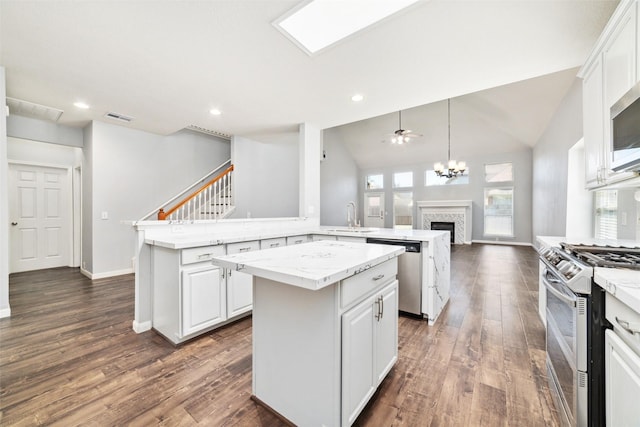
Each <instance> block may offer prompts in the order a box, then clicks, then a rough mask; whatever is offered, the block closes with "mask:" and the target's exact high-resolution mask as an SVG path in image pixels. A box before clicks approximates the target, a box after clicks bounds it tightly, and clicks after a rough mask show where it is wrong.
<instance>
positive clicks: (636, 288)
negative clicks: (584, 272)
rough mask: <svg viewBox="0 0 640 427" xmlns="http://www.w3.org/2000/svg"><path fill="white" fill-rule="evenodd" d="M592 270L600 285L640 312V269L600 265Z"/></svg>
mask: <svg viewBox="0 0 640 427" xmlns="http://www.w3.org/2000/svg"><path fill="white" fill-rule="evenodd" d="M593 270H594V272H593V278H594V280H595V282H596V283H597V284H598V285H600V287H602V288H603V289H604V290H605V291H607V292H608V293H610V294H611V295H613V296H615V297H616V298H618V299H619V300H620V301H622V302H623V303H625V304H626V305H628V306H629V307H631V308H632V309H633V310H634V311H636V312H637V313H640V270H629V269H626V268H602V267H596V268H594V269H593Z"/></svg>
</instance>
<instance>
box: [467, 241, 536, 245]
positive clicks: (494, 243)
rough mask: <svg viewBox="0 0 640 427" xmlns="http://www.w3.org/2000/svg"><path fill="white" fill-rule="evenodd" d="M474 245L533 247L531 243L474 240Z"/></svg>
mask: <svg viewBox="0 0 640 427" xmlns="http://www.w3.org/2000/svg"><path fill="white" fill-rule="evenodd" d="M473 243H485V244H489V245H507V246H533V243H531V242H509V241H505V240H473Z"/></svg>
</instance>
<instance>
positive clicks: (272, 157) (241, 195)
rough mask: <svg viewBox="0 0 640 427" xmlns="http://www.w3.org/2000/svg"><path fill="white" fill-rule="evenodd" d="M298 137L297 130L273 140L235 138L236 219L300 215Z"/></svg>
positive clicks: (233, 144) (232, 143)
mask: <svg viewBox="0 0 640 427" xmlns="http://www.w3.org/2000/svg"><path fill="white" fill-rule="evenodd" d="M298 137H299V135H298V133H297V132H295V133H291V134H283V135H281V136H280V137H279V138H273V139H272V140H270V141H269V142H260V141H255V140H252V139H249V138H244V137H238V136H236V137H233V138H232V140H231V159H232V160H231V161H232V163H233V165H234V178H233V183H232V186H233V194H234V204H235V205H236V211H235V212H234V214H233V216H232V217H233V218H274V217H297V216H298V208H299V206H298V204H299V203H298V201H299V166H298V162H299V158H298V154H299V149H298V144H299V141H298Z"/></svg>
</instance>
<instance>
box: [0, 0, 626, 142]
mask: <svg viewBox="0 0 640 427" xmlns="http://www.w3.org/2000/svg"><path fill="white" fill-rule="evenodd" d="M368 1H371V0H368ZM298 3H299V1H297V0H212V1H179V2H178V1H160V0H158V1H146V0H145V1H143V0H129V1H107V0H96V1H86V2H82V1H71V0H50V1H31V0H2V1H0V65H2V66H4V67H5V68H6V79H7V96H8V97H12V98H17V99H20V100H25V101H29V102H33V103H37V104H42V105H45V106H50V107H53V108H57V109H60V110H63V111H64V112H63V114H62V115H61V117H60V118H59V120H58V122H59V123H63V124H67V125H71V126H83V125H84V124H86V123H88V121H90V120H102V121H109V120H110V119H108V118H105V117H104V114H105V113H107V112H116V113H119V114H123V115H126V116H130V117H133V118H134V120H133V121H132V122H131V123H129V124H125V126H128V127H131V128H135V129H141V130H145V131H149V132H154V133H159V134H170V133H173V132H176V131H178V130H180V129H182V128H184V127H186V126H189V125H196V126H200V127H203V128H206V129H211V130H215V131H218V132H222V133H225V134H230V135H242V136H246V137H254V138H261V137H265V138H267V137H268V135H270V134H275V133H279V132H283V131H290V130H293V129H296V128H297V126H298V124H299V123H303V122H307V123H312V124H314V125H316V126H318V127H320V128H323V129H324V128H329V127H335V126H340V125H344V124H346V123H352V122H356V121H360V120H363V119H368V118H371V117H377V116H384V115H387V117H386V119H385V120H387V121H388V125H385V126H384V127H386V128H388V129H395V119H394V117H395V116H394V114H395V112H397V111H398V110H406V109H410V108H413V107H419V106H425V107H420V108H418V109H416V110H415V113H416V114H417V113H418V112H419V111H421V109H422V110H430V109H432V110H434V114H437V115H439V117H442V114H443V113H444V114H446V104H445V103H442V102H441V101H442V100H446V99H447V98H456V97H460V96H462V95H466V94H475V93H477V92H479V91H484V90H486V89H489V88H498V87H499V88H500V89H497V90H498V91H497V92H495V93H494V94H493V95H491V94H489V95H484V96H475V95H474V96H470V97H468V98H466V100H465V98H460V99H459V100H458V101H457V102H456V101H454V102H452V110H453V112H452V119H453V117H455V115H456V114H458V115H463V116H462V118H464V114H465V113H464V112H465V111H469V110H470V109H475V110H476V113H474V116H473V117H474V120H476V121H479V122H482V121H487V120H489V121H493V122H494V126H495V127H496V129H498V131H499V132H502V133H504V134H513V135H514V137H515V138H516V139H517V140H521V141H522V143H523V144H532V143H534V142H535V139H536V136H537V135H539V133H540V132H541V127H542V129H544V125H546V122H545V120H547V121H548V119H549V117H551V115H552V114H553V111H555V108H557V105H558V103H559V100H560V99H561V97H560V95H561V94H562V93H566V90H567V89H568V87H569V85H570V84H571V81H572V78H573V77H572V76H575V72H576V67H579V66H580V65H581V64H582V63H583V62H584V60H585V58H586V57H587V55H588V54H589V52H590V50H591V48H592V47H593V45H594V43H595V41H596V39H597V37H598V35H599V34H600V32H601V31H602V28H603V27H604V25H605V23H606V21H607V20H608V18H609V17H610V15H611V14H612V12H613V10H614V8H615V6H616V5H617V1H609V0H591V1H541V0H497V1H486V0H470V1H462V0H454V1H445V0H431V1H428V0H423V1H420V2H419V3H418V4H417V5H415V6H412V7H410V8H408V9H406V10H405V11H402V12H400V13H399V14H396V15H394V16H392V17H390V18H389V19H387V20H385V21H383V22H381V23H379V24H376V25H374V26H373V27H371V28H369V29H366V30H364V31H362V32H360V33H357V34H356V35H354V36H352V37H350V38H348V39H346V40H344V41H343V42H340V43H339V44H337V45H335V46H333V47H331V48H329V49H327V50H325V51H323V52H321V53H319V54H317V55H315V56H308V55H307V54H306V53H304V52H303V51H301V50H300V49H299V48H298V47H297V46H295V45H294V44H293V43H292V42H291V41H289V40H288V39H287V38H286V37H284V36H283V35H282V34H281V33H280V32H279V31H278V30H276V29H275V28H274V27H273V25H272V22H273V21H274V20H275V19H277V18H278V17H280V16H281V15H283V14H284V13H286V12H287V11H289V10H290V9H292V8H293V7H295V6H296V5H297V4H298ZM565 70H570V71H565ZM541 76H546V77H541ZM523 81H526V82H524V83H517V82H523ZM505 85H506V86H505ZM355 93H361V94H363V95H364V100H363V101H362V102H359V103H354V102H352V101H351V96H352V95H353V94H355ZM77 100H83V101H84V102H86V103H88V104H89V105H90V106H91V108H90V109H88V110H78V109H76V108H75V107H74V106H73V103H74V102H75V101H77ZM456 104H457V105H456ZM212 108H218V109H220V110H221V111H222V114H221V115H220V116H212V115H210V114H209V110H210V109H212ZM443 108H445V109H443ZM480 110H481V112H478V111H480ZM518 111H521V112H523V113H522V114H520V115H519V116H518V117H515V115H516V113H517V112H518ZM532 112H534V113H535V114H534V115H532V114H531V113H532ZM411 114H413V113H411ZM411 114H409V113H408V114H407V120H408V121H409V122H410V121H411ZM470 117H471V116H468V117H467V118H470ZM462 118H461V116H458V118H457V119H456V120H462ZM500 119H504V121H500ZM439 121H440V122H441V119H439ZM409 122H407V124H409ZM469 123H471V122H469ZM412 126H413V125H412ZM415 127H418V124H416V125H415ZM416 130H417V129H416ZM419 130H420V131H421V132H422V133H424V134H425V136H427V135H429V134H431V132H432V129H430V125H429V124H428V123H426V125H425V126H423V127H422V128H421V129H419ZM386 131H387V132H388V130H386ZM433 131H434V132H435V130H433ZM452 132H457V130H455V129H454V131H452ZM452 137H454V134H453V133H452ZM371 139H377V138H376V137H374V136H373V134H372V136H371Z"/></svg>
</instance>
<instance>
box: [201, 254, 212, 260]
mask: <svg viewBox="0 0 640 427" xmlns="http://www.w3.org/2000/svg"><path fill="white" fill-rule="evenodd" d="M211 255H213V254H200V255H198V259H200V258H211Z"/></svg>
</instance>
